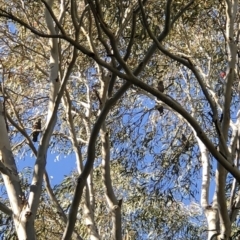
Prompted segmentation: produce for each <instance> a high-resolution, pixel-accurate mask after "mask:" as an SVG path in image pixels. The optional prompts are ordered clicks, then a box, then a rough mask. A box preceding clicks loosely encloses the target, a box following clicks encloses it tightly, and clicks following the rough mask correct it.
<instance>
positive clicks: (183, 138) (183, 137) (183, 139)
mask: <svg viewBox="0 0 240 240" xmlns="http://www.w3.org/2000/svg"><path fill="white" fill-rule="evenodd" d="M182 141H183V142H186V141H187V138H186V136H185V135H184V134H182Z"/></svg>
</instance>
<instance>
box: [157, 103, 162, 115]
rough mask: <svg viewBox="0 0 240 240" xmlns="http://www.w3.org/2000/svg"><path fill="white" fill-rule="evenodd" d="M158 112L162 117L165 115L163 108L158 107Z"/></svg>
mask: <svg viewBox="0 0 240 240" xmlns="http://www.w3.org/2000/svg"><path fill="white" fill-rule="evenodd" d="M157 110H158V111H159V113H160V115H161V116H162V115H163V106H162V105H161V106H158V107H157Z"/></svg>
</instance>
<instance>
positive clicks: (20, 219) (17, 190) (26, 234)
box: [0, 103, 35, 240]
mask: <svg viewBox="0 0 240 240" xmlns="http://www.w3.org/2000/svg"><path fill="white" fill-rule="evenodd" d="M0 136H1V138H0V155H1V162H2V163H3V164H4V166H5V167H7V168H8V169H9V170H10V172H11V173H12V174H13V176H14V177H13V176H12V174H9V175H6V174H2V177H3V180H4V184H5V187H6V189H7V194H8V198H9V202H10V205H11V210H12V216H13V220H14V224H15V228H16V232H17V235H18V238H19V239H20V240H26V239H30V238H32V239H34V238H35V232H34V227H33V217H32V216H31V214H30V211H29V207H28V204H27V200H26V198H25V195H24V193H23V192H22V190H21V186H20V180H19V177H18V173H17V167H16V163H15V160H14V157H13V154H12V151H11V147H10V141H9V138H8V133H7V129H6V122H5V118H4V112H3V107H2V103H0Z"/></svg>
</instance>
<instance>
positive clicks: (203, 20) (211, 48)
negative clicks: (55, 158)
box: [0, 0, 240, 239]
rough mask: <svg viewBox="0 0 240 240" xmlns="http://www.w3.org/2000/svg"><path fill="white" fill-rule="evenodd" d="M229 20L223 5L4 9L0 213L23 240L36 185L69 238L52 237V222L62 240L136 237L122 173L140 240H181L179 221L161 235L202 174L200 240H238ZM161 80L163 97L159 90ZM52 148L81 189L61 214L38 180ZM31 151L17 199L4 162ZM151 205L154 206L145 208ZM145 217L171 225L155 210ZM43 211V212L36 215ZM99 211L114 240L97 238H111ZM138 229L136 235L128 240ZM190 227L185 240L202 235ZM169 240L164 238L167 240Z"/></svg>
mask: <svg viewBox="0 0 240 240" xmlns="http://www.w3.org/2000/svg"><path fill="white" fill-rule="evenodd" d="M237 10H238V2H237V1H236V0H235V1H228V0H226V1H222V2H221V3H220V4H219V2H217V1H209V2H206V1H199V2H198V3H194V1H189V2H188V1H184V0H183V1H171V0H168V1H154V0H149V1H143V2H142V1H140V0H139V1H121V2H119V1H98V0H96V1H70V2H67V1H64V0H62V1H44V0H41V1H34V2H28V1H12V2H9V1H2V2H1V3H0V16H1V18H2V20H3V21H2V24H1V34H2V36H3V37H2V42H1V45H2V46H3V48H4V50H3V57H2V59H1V63H2V83H3V84H2V85H3V87H2V95H3V98H4V102H3V108H2V110H1V112H2V115H1V118H0V120H1V125H0V126H1V128H0V131H1V136H3V137H2V139H1V141H0V150H1V154H2V161H1V173H2V177H3V180H4V183H5V186H6V189H7V193H8V199H9V206H10V207H9V208H7V207H6V206H5V205H1V210H2V211H3V212H4V213H5V214H10V213H11V214H12V216H13V220H14V223H15V228H16V232H17V235H18V237H19V238H20V239H34V238H36V235H38V232H37V231H35V229H38V228H37V227H38V226H39V225H38V224H40V223H39V222H38V221H37V219H38V218H37V217H38V216H39V215H37V210H38V209H39V212H41V211H42V209H43V208H42V206H44V204H43V205H42V204H40V205H39V202H40V196H42V198H43V196H44V197H45V195H44V193H42V195H41V187H42V182H43V179H44V181H45V187H46V193H47V195H48V198H49V199H50V201H51V203H52V204H53V205H54V207H55V209H56V212H57V214H58V217H59V219H60V221H62V222H61V224H63V223H65V225H66V226H65V230H64V233H60V231H61V228H60V223H59V224H57V223H56V225H57V229H58V230H57V231H58V234H60V235H62V239H70V237H71V235H72V234H73V233H74V237H75V238H77V239H81V238H82V237H85V236H86V232H88V233H87V234H88V235H89V236H90V238H91V239H100V238H101V236H103V237H106V238H109V239H122V235H123V233H124V234H125V235H124V236H125V237H126V236H127V238H129V239H131V238H135V237H136V236H130V235H128V234H127V233H126V232H124V229H128V228H127V227H126V222H123V220H124V219H125V220H126V219H127V218H124V217H123V216H125V215H124V214H126V212H127V211H128V209H129V208H130V206H132V205H131V199H132V196H134V190H133V189H128V188H126V189H127V190H125V188H121V187H119V183H118V182H117V181H116V176H115V175H118V174H119V172H123V173H124V174H122V175H121V176H122V177H124V176H126V175H128V174H131V175H132V178H131V180H129V184H132V185H133V186H136V189H137V187H139V186H142V188H141V191H136V196H137V195H139V196H140V198H141V201H139V202H140V203H141V204H140V203H139V205H138V208H135V209H134V208H132V209H133V210H132V214H133V216H137V217H138V218H139V219H141V221H139V223H141V224H143V225H144V217H146V219H151V220H152V221H153V222H154V224H156V226H157V225H158V226H159V225H160V226H161V227H159V229H156V227H155V228H154V227H153V228H152V226H154V224H153V225H148V227H149V228H148V227H146V230H143V235H141V236H138V237H139V238H143V237H146V236H147V235H146V234H148V236H149V238H150V237H152V238H155V237H157V236H158V237H159V236H160V237H162V238H164V237H178V239H181V237H182V238H184V236H183V235H181V231H182V230H183V229H184V227H183V225H181V224H179V225H177V224H176V223H177V222H178V221H179V219H182V220H181V221H180V222H182V221H184V218H183V216H182V212H183V211H184V208H182V209H183V211H180V212H179V215H180V216H181V218H175V220H174V221H172V222H171V221H167V224H164V222H166V219H170V218H169V216H170V217H171V216H172V218H173V216H174V213H176V211H177V210H176V208H177V209H178V208H179V206H180V202H181V201H183V202H184V199H186V197H187V198H188V200H192V199H195V198H196V195H197V187H198V179H199V178H200V173H201V172H202V187H201V205H202V208H203V210H204V213H205V216H206V219H207V224H206V231H205V232H207V233H208V239H214V238H215V239H217V238H221V239H229V238H230V236H237V234H238V233H237V231H236V232H235V227H236V226H238V218H237V214H238V208H239V204H240V203H239V197H238V181H239V179H240V172H239V170H238V166H239V164H238V161H239V160H238V141H239V140H238V114H237V111H238V86H237V85H238V83H237V79H238V62H237V57H238V56H237V53H238V38H239V33H238V30H237V24H238V23H239V17H238V14H237ZM4 21H5V22H4ZM48 39H49V42H48ZM47 61H49V63H48V62H47ZM48 69H49V70H48ZM47 78H49V80H46V79H47ZM159 81H162V83H163V86H164V91H163V89H160V90H161V91H160V92H159V91H158V90H157V85H158V83H159ZM46 113H47V114H46ZM45 115H47V116H46V119H44V126H43V128H42V133H41V139H40V141H39V145H38V148H36V147H35V146H34V145H33V142H32V140H31V138H30V136H31V134H32V131H31V124H32V121H33V120H35V119H38V118H39V116H40V117H41V118H44V116H45ZM57 116H58V119H57ZM6 119H8V122H9V123H10V126H9V133H8V132H7V128H6V124H5V123H6ZM235 119H236V121H235V122H234V120H235ZM98 136H100V138H98ZM10 142H11V145H10ZM49 145H50V147H52V149H57V151H59V153H61V154H68V153H69V152H71V151H73V152H74V154H75V156H76V162H77V171H78V174H79V176H78V177H77V181H76V183H75V184H76V186H75V192H74V194H73V195H71V194H70V196H71V198H70V200H69V204H70V206H68V207H67V208H65V207H63V205H64V204H65V203H64V202H61V201H60V196H59V195H58V194H57V192H56V191H55V192H54V191H53V190H52V189H51V186H50V184H49V180H48V175H47V172H46V170H45V165H46V162H47V150H48V148H49ZM29 152H32V154H33V155H34V156H35V157H36V161H35V163H34V166H33V175H32V180H31V184H30V186H29V189H28V190H25V191H26V193H28V194H25V193H24V192H23V186H22V184H21V182H20V179H19V176H20V175H18V174H17V169H16V163H15V160H14V157H15V158H16V157H17V158H18V157H19V156H20V155H21V154H23V155H24V154H29ZM13 156H14V157H13ZM119 159H120V160H121V161H120V165H121V166H122V167H124V168H123V170H121V167H119V168H117V169H116V170H115V171H113V169H114V167H113V166H112V165H113V163H114V160H116V161H117V160H119ZM94 160H95V165H94ZM111 160H112V161H111ZM215 160H217V162H218V164H217V166H215V164H214V161H215ZM100 165H101V169H102V171H101V176H102V179H101V181H102V185H103V188H102V193H104V196H105V201H106V205H105V206H104V208H102V209H101V211H100V210H99V207H100V206H101V204H100V203H99V205H98V203H97V200H98V199H99V197H98V198H97V196H98V194H101V191H100V192H98V191H97V190H96V189H95V188H94V186H98V185H97V184H98V181H97V180H96V178H93V175H94V174H95V172H96V169H97V168H98V167H99V166H100ZM93 166H95V167H93ZM94 169H95V172H94ZM228 173H230V175H229V177H227V174H228ZM213 174H215V180H214V182H215V190H214V197H213V201H212V203H211V204H210V202H209V192H210V190H209V189H210V188H209V187H210V183H211V180H212V178H211V176H212V175H213ZM98 180H99V179H98ZM114 183H116V185H114ZM125 185H128V184H127V183H125ZM123 189H124V191H123V192H122V194H120V192H121V190H123ZM230 189H231V190H230ZM54 193H56V195H55V194H54ZM83 194H84V201H83V202H82V203H83V204H82V205H80V206H81V207H80V208H79V204H80V200H81V197H82V195H83ZM100 196H101V195H100ZM151 196H156V198H155V200H154V201H153V200H152V198H151ZM61 197H62V196H61ZM164 202H166V204H165V205H164V204H163V203H164ZM134 204H137V200H136V199H135V200H134V201H133V205H134ZM162 204H163V205H162ZM148 205H149V206H148ZM155 205H156V206H158V207H159V208H160V209H163V211H164V212H165V214H166V215H167V216H168V217H167V218H166V217H165V216H164V214H163V213H162V212H161V211H160V212H159V211H156V207H155ZM125 206H126V208H127V209H125V208H124V207H125ZM135 206H136V205H135ZM147 206H148V207H147ZM143 207H144V210H143V211H139V208H143ZM78 209H80V210H79V214H77V213H78ZM137 210H138V211H137ZM44 211H45V212H46V213H49V211H50V210H49V209H48V208H47V207H45V208H44ZM44 211H43V212H44ZM155 211H156V212H155ZM168 211H169V212H171V214H167V213H168ZM50 212H51V211H50ZM106 212H108V213H109V214H108V215H107V216H108V219H107V220H106V222H107V223H108V226H111V229H112V231H111V232H109V233H108V234H107V235H104V234H105V232H106V229H107V226H106V225H105V222H103V220H102V219H105V218H102V219H100V218H101V216H102V215H104V213H105V214H106ZM197 212H198V211H195V213H194V214H195V215H197V214H196V213H197ZM67 213H68V217H67V216H66V214H67ZM142 214H143V215H142ZM161 214H163V216H162V215H161ZM199 215H200V213H199ZM35 219H36V220H35ZM77 219H78V221H77V225H78V224H79V222H80V223H81V224H82V223H83V222H85V228H82V231H81V229H80V230H79V229H78V228H77V225H76V220H77ZM34 221H35V225H36V227H35V228H34V226H33V223H34ZM126 221H127V220H126ZM159 221H160V222H161V224H159ZM37 222H38V223H37ZM130 222H131V221H130ZM174 223H175V225H174ZM101 224H102V226H104V227H103V228H101ZM63 226H64V224H63ZM75 226H76V228H74V227H75ZM123 226H124V228H123ZM139 226H140V225H137V224H136V225H134V224H133V223H132V228H133V229H134V228H135V229H136V228H137V227H139ZM173 226H175V227H176V228H174V227H173ZM187 226H188V227H189V228H187V229H186V231H185V233H186V232H189V229H190V228H191V226H194V227H193V228H191V229H193V230H192V232H191V231H190V232H191V233H192V235H194V233H195V234H196V232H197V233H198V235H199V237H200V238H202V237H204V235H202V234H204V233H203V231H202V228H201V229H200V227H199V229H197V228H196V225H194V224H193V225H191V224H190V223H189V224H188V225H187ZM201 227H202V226H201ZM80 228H81V227H80ZM103 229H104V230H103ZM167 229H171V230H173V231H172V235H171V236H169V235H167V234H168V232H169V231H167ZM78 230H79V231H78ZM174 231H175V234H176V235H174ZM133 232H134V231H133ZM177 234H178V235H177ZM60 235H59V236H60ZM39 236H40V235H39ZM186 236H187V235H185V239H186ZM59 238H60V237H59ZM188 238H189V239H190V238H191V237H190V236H188ZM194 239H196V238H194Z"/></svg>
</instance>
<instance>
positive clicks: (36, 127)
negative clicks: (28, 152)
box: [32, 118, 42, 142]
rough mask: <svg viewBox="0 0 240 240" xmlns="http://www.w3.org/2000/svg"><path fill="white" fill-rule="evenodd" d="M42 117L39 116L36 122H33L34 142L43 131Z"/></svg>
mask: <svg viewBox="0 0 240 240" xmlns="http://www.w3.org/2000/svg"><path fill="white" fill-rule="evenodd" d="M41 127H42V126H41V119H40V118H39V119H38V120H37V121H36V122H35V123H34V124H33V138H32V140H33V142H37V140H38V135H39V133H40V131H41Z"/></svg>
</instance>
